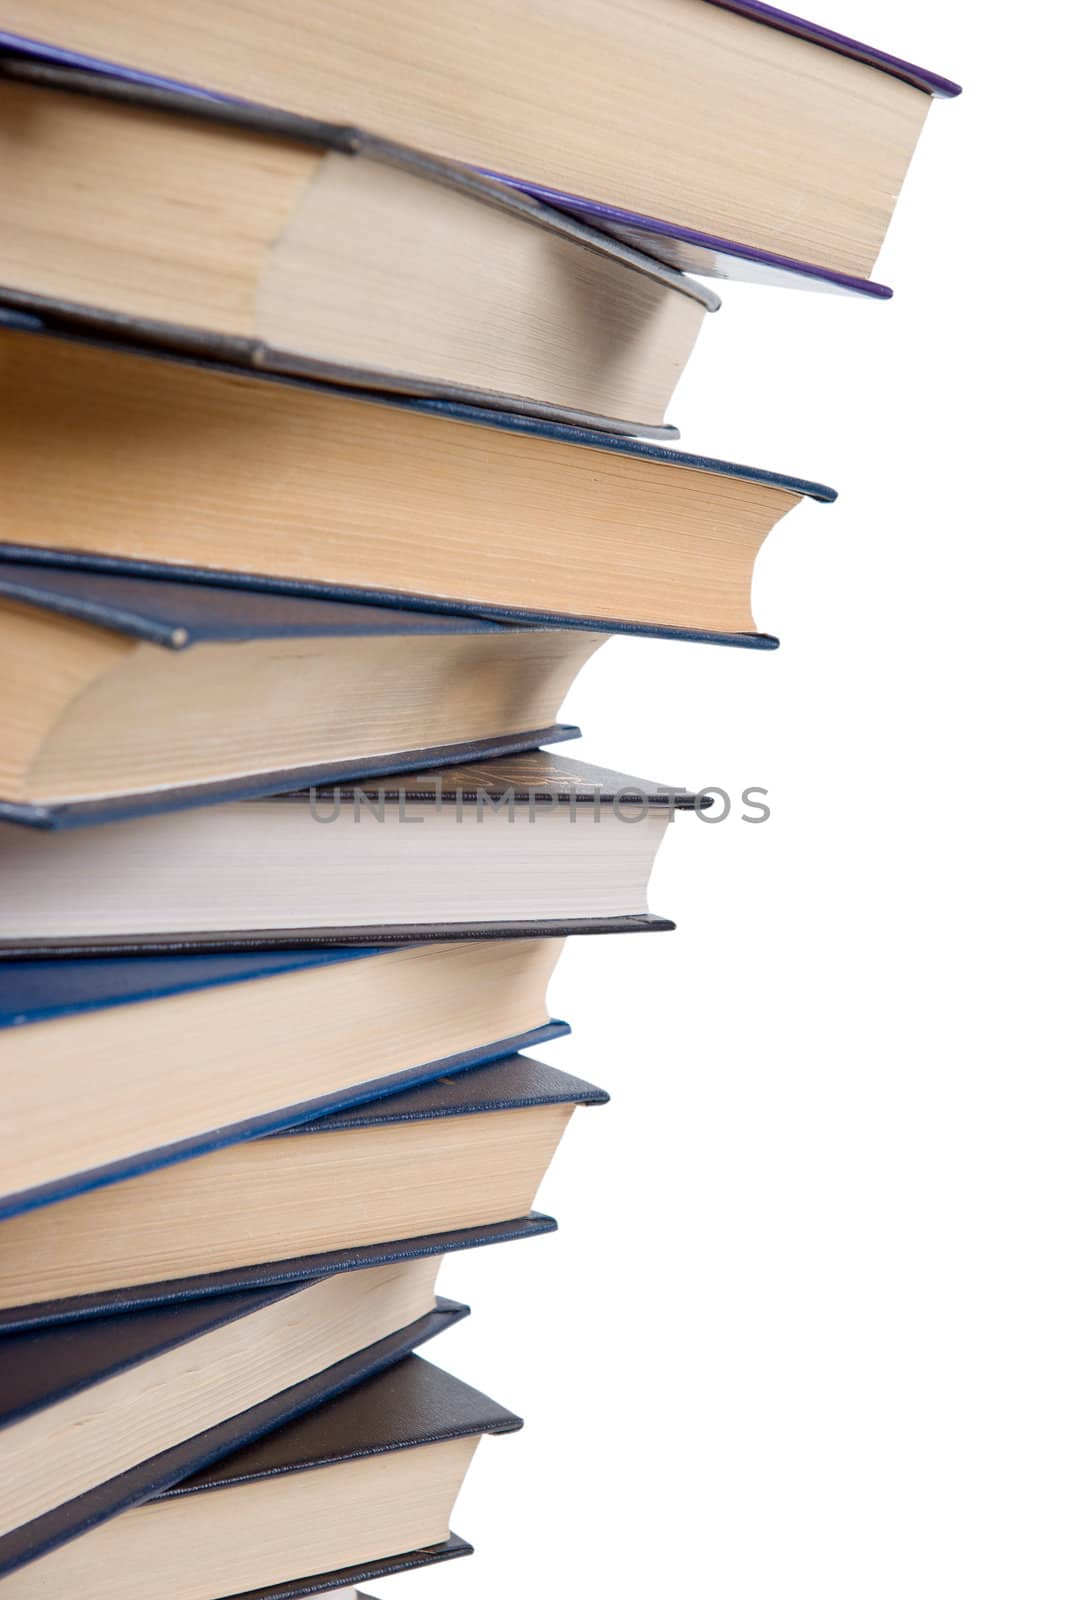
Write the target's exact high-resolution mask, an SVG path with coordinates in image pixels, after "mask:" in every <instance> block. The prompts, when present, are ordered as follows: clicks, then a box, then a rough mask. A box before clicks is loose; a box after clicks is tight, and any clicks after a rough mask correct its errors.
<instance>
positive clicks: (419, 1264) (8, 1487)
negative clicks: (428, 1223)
mask: <svg viewBox="0 0 1071 1600" xmlns="http://www.w3.org/2000/svg"><path fill="white" fill-rule="evenodd" d="M438 1265H439V1262H438V1260H437V1259H436V1258H434V1257H432V1258H430V1259H429V1260H422V1261H412V1262H403V1263H399V1264H397V1265H394V1266H386V1267H378V1268H374V1269H373V1270H372V1271H370V1272H352V1273H345V1272H344V1273H339V1274H337V1275H335V1276H334V1277H332V1278H325V1279H322V1280H320V1281H319V1282H316V1283H311V1284H300V1283H299V1284H287V1285H283V1286H280V1287H276V1288H273V1289H259V1290H256V1289H250V1290H245V1291H244V1292H242V1293H238V1294H231V1295H226V1296H220V1297H218V1298H217V1299H215V1300H202V1301H193V1302H189V1303H185V1304H181V1303H180V1304H177V1305H171V1306H166V1307H160V1308H157V1309H155V1310H149V1311H133V1312H127V1313H120V1314H118V1315H115V1316H110V1317H99V1318H96V1319H93V1320H89V1321H83V1322H80V1323H78V1324H76V1325H73V1326H60V1327H53V1328H37V1329H32V1330H29V1331H27V1332H24V1333H13V1334H8V1335H7V1336H6V1337H5V1338H3V1339H0V1358H2V1364H0V1575H2V1574H3V1573H4V1572H6V1571H7V1570H9V1569H10V1568H12V1567H13V1566H17V1565H18V1564H19V1563H20V1562H21V1561H22V1560H23V1559H25V1552H26V1550H27V1548H32V1549H33V1550H35V1551H41V1550H44V1549H48V1548H51V1547H53V1546H55V1545H56V1544H58V1543H62V1542H64V1541H66V1540H67V1539H71V1538H74V1537H76V1536H77V1535H78V1534H80V1533H83V1532H85V1531H86V1530H87V1529H88V1528H91V1527H93V1526H95V1525H96V1524H97V1523H99V1522H102V1521H104V1520H105V1519H106V1518H108V1517H112V1516H115V1515H116V1514H117V1513H118V1512H121V1511H124V1510H126V1509H127V1508H128V1507H130V1506H132V1505H137V1504H138V1503H139V1501H142V1500H147V1499H148V1498H149V1497H150V1496H151V1495H153V1494H157V1493H159V1492H160V1491H161V1490H162V1489H166V1488H168V1487H170V1485H171V1484H173V1483H177V1482H179V1481H180V1479H182V1478H185V1477H188V1476H189V1475H190V1474H191V1473H192V1472H196V1471H199V1470H200V1469H202V1468H203V1467H206V1466H209V1465H210V1464H211V1463H212V1462H214V1461H217V1460H219V1459H220V1458H221V1457H223V1456H225V1455H228V1454H230V1453H231V1452H232V1451H233V1450H235V1449H237V1448H239V1447H241V1446H242V1445H244V1444H246V1443H249V1442H251V1441H252V1440H254V1439H258V1438H260V1437H261V1435H263V1434H265V1433H268V1432H270V1431H271V1430H272V1429H273V1428H275V1427H278V1426H280V1425H281V1424H282V1423H284V1422H287V1421H289V1420H291V1419H292V1418H294V1417H298V1416H301V1415H302V1413H303V1412H305V1411H308V1410H310V1409H311V1408H312V1407H314V1406H316V1405H318V1404H321V1403H322V1402H323V1401H325V1400H327V1399H330V1398H331V1397H332V1396H334V1395H336V1394H341V1393H343V1392H344V1391H345V1390H346V1389H348V1388H350V1387H352V1386H353V1385H354V1384H357V1383H360V1382H361V1381H363V1380H364V1379H365V1378H369V1377H371V1376H373V1375H374V1374H375V1373H376V1372H379V1371H382V1370H383V1369H384V1368H385V1367H387V1366H390V1365H391V1364H392V1363H393V1362H395V1361H399V1360H401V1358H402V1357H403V1356H405V1355H407V1354H408V1353H409V1352H410V1351H412V1350H413V1349H414V1348H416V1346H417V1345H420V1344H423V1343H424V1342H425V1341H426V1340H427V1339H430V1338H433V1337H434V1336H435V1335H436V1334H438V1333H439V1332H441V1331H442V1330H443V1329H444V1328H447V1327H450V1326H451V1325H452V1324H453V1323H454V1322H455V1321H456V1320H457V1319H458V1318H459V1317H461V1316H464V1315H466V1313H467V1307H464V1306H459V1305H456V1304H455V1303H454V1302H453V1301H449V1300H436V1297H435V1294H434V1282H435V1274H436V1271H437V1270H438Z"/></svg>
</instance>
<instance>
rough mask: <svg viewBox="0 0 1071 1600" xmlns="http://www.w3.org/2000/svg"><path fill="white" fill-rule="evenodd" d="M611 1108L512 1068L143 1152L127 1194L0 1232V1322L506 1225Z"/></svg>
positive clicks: (586, 1086) (519, 1059)
mask: <svg viewBox="0 0 1071 1600" xmlns="http://www.w3.org/2000/svg"><path fill="white" fill-rule="evenodd" d="M606 1099H607V1095H606V1093H605V1092H604V1091H603V1090H601V1089H597V1088H595V1087H594V1085H593V1084H590V1083H585V1082H583V1081H582V1080H581V1079H579V1078H574V1077H572V1076H571V1075H570V1074H568V1073H565V1072H559V1071H556V1070H555V1069H554V1068H553V1067H548V1066H545V1065H543V1063H542V1062H539V1061H533V1060H531V1059H529V1058H526V1057H524V1056H510V1057H507V1058H506V1059H505V1060H503V1061H499V1062H496V1063H493V1064H492V1065H490V1066H486V1067H475V1068H471V1069H470V1070H469V1071H467V1072H463V1073H461V1074H460V1075H459V1076H457V1077H449V1078H442V1079H438V1080H435V1081H434V1082H431V1083H427V1084H424V1085H422V1086H420V1087H418V1088H414V1089H403V1090H399V1091H398V1092H397V1093H395V1094H392V1095H389V1096H387V1097H386V1098H384V1099H381V1100H377V1101H375V1102H373V1103H369V1104H365V1105H361V1106H354V1107H351V1108H349V1109H347V1110H344V1111H335V1112H332V1113H330V1114H329V1115H328V1116H326V1117H319V1118H317V1119H316V1120H315V1121H313V1122H306V1123H303V1124H301V1125H299V1126H298V1127H296V1128H292V1129H289V1130H287V1131H285V1132H282V1133H276V1134H272V1135H268V1136H265V1137H262V1138H259V1139H252V1140H238V1141H235V1142H233V1143H223V1142H221V1143H220V1145H219V1147H218V1148H217V1149H215V1150H213V1151H211V1152H210V1153H208V1154H206V1155H203V1156H200V1157H197V1158H196V1159H191V1160H188V1161H183V1162H181V1163H178V1164H172V1163H168V1164H166V1165H163V1166H156V1165H154V1164H153V1155H152V1152H149V1154H148V1155H146V1156H145V1158H144V1166H145V1170H144V1171H143V1172H142V1173H141V1174H140V1175H138V1176H135V1177H132V1178H129V1179H128V1180H126V1181H125V1182H122V1183H112V1184H108V1185H105V1186H103V1187H101V1186H100V1185H99V1183H98V1180H97V1174H95V1173H93V1172H89V1173H86V1174H84V1175H83V1184H84V1187H83V1189H82V1191H81V1192H80V1193H76V1194H73V1195H71V1196H70V1197H69V1198H67V1199H65V1200H62V1201H60V1202H59V1203H57V1204H54V1205H38V1206H35V1207H33V1208H30V1209H26V1210H24V1211H23V1212H22V1213H21V1214H20V1215H12V1216H9V1217H8V1218H7V1220H5V1221H3V1222H0V1308H4V1309H8V1308H13V1307H18V1306H23V1305H27V1304H29V1305H32V1304H40V1303H42V1302H45V1301H51V1300H59V1299H63V1298H66V1297H69V1296H75V1297H79V1298H84V1297H86V1296H91V1295H99V1294H101V1293H103V1292H110V1291H112V1290H122V1289H129V1288H133V1287H135V1286H137V1285H140V1284H152V1283H159V1282H160V1281H162V1280H166V1279H170V1278H185V1277H188V1276H202V1275H215V1274H219V1273H226V1272H230V1271H233V1270H234V1269H237V1268H246V1267H248V1268H254V1269H255V1268H256V1267H258V1266H263V1265H266V1264H268V1263H271V1262H278V1261H286V1260H290V1259H293V1258H296V1257H309V1256H313V1255H317V1256H320V1255H328V1254H331V1253H332V1252H336V1251H347V1250H353V1249H354V1248H360V1247H365V1246H375V1245H383V1244H385V1243H388V1242H394V1243H397V1242H399V1241H402V1240H405V1239H413V1238H418V1237H422V1236H427V1235H431V1234H442V1233H454V1232H460V1231H464V1230H469V1229H474V1228H475V1229H479V1228H483V1227H487V1226H490V1225H492V1224H494V1223H499V1222H509V1221H512V1220H516V1219H518V1218H521V1217H523V1216H525V1215H526V1214H527V1213H528V1212H529V1211H530V1210H531V1207H532V1205H533V1204H534V1202H535V1197H536V1192H537V1190H538V1188H539V1185H540V1183H541V1182H542V1180H543V1177H544V1175H545V1173H546V1171H547V1169H548V1167H549V1165H550V1163H551V1160H552V1159H553V1156H554V1152H555V1150H556V1149H557V1146H558V1142H559V1140H560V1139H561V1137H562V1135H563V1134H564V1132H565V1129H566V1126H567V1124H568V1123H569V1121H570V1118H571V1117H572V1115H573V1112H574V1110H575V1109H576V1107H577V1106H582V1105H583V1106H590V1105H601V1104H603V1103H604V1102H605V1101H606ZM167 1154H168V1153H167V1152H164V1156H165V1160H166V1157H167ZM418 1174H419V1181H418V1179H417V1176H416V1175H418Z"/></svg>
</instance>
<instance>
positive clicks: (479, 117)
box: [0, 0, 959, 295]
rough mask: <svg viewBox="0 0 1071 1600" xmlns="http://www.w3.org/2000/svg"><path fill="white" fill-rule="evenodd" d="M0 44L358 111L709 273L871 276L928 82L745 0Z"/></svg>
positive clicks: (109, 8)
mask: <svg viewBox="0 0 1071 1600" xmlns="http://www.w3.org/2000/svg"><path fill="white" fill-rule="evenodd" d="M4 27H5V29H6V30H8V31H7V32H5V33H0V42H4V43H6V44H7V46H8V48H9V49H11V50H13V51H17V52H18V53H20V54H21V55H23V56H33V57H35V58H37V59H40V60H44V61H51V62H58V63H62V64H65V65H69V66H74V67H78V68H82V69H88V70H90V71H94V70H96V71H100V70H101V68H102V67H105V66H106V65H107V69H108V70H114V68H115V67H116V66H117V67H118V68H119V70H120V71H122V72H123V73H124V75H126V76H128V77H129V78H131V79H132V80H133V81H135V82H139V83H149V84H159V83H160V82H161V81H163V82H166V83H169V84H172V85H174V84H175V83H176V82H178V81H184V82H187V83H191V84H195V85H198V86H199V87H200V88H201V89H202V90H203V91H204V92H206V94H208V95H210V96H211V97H212V98H220V97H223V98H234V97H238V98H241V99H245V100H259V101H267V102H268V103H269V104H273V105H280V106H285V107H287V108H288V109H290V110H292V111H295V112H299V113H303V114H305V115H308V116H312V117H318V118H327V119H330V120H336V121H343V122H349V121H354V120H355V121H357V122H360V123H362V124H366V125H368V126H371V127H374V128H375V129H376V130H377V131H378V132H380V133H382V134H385V135H389V136H390V137H392V138H396V139H402V140H405V141H406V142H407V143H410V144H415V145H419V146H421V147H422V148H425V149H428V150H431V151H434V152H435V153H437V154H439V155H442V156H447V157H450V158H453V159H457V160H461V161H465V162H467V163H469V164H470V165H472V166H474V167H476V168H478V169H480V170H481V171H483V172H485V173H490V174H491V175H496V176H499V177H505V178H506V181H508V182H511V183H514V184H516V185H517V186H518V187H519V188H521V189H523V190H525V191H526V192H528V193H530V194H535V195H537V196H539V197H540V198H542V199H545V200H549V201H551V202H552V203H553V204H555V205H557V206H561V207H565V208H569V209H571V210H573V211H575V212H577V213H579V214H580V215H582V216H584V217H586V218H587V219H588V220H590V221H592V222H594V223H595V224H596V226H599V227H602V228H606V229H611V228H612V229H615V230H621V231H623V232H624V233H625V235H626V236H627V237H629V238H632V239H635V240H637V241H642V245H643V248H644V249H645V250H646V251H648V253H650V254H653V255H663V256H664V258H665V259H668V260H671V261H673V262H675V263H676V264H679V265H682V266H684V267H686V268H687V269H688V270H695V271H707V272H711V273H714V274H717V275H720V276H729V277H735V276H742V277H759V278H764V279H768V280H769V279H772V280H773V281H775V282H789V283H797V284H801V285H803V286H815V287H818V288H831V289H834V290H846V291H849V292H856V293H861V294H877V295H882V294H885V295H887V294H888V293H889V291H888V290H884V289H882V288H881V286H880V285H876V284H872V283H871V282H870V281H869V280H870V274H871V272H872V270H873V267H874V262H875V258H876V257H877V254H878V251H879V249H880V247H881V244H882V241H883V239H884V236H885V231H886V228H887V227H888V224H889V221H890V219H891V217H892V214H893V210H894V207H895V205H896V200H897V196H898V194H899V191H900V187H901V184H902V183H903V179H904V176H905V174H906V172H907V168H908V165H909V163H910V160H911V156H912V154H913V151H914V148H915V144H916V141H917V139H918V136H919V133H920V131H921V129H922V125H923V123H924V121H925V118H926V113H927V111H928V109H929V106H930V102H931V100H932V98H933V97H934V96H950V95H956V94H958V93H959V88H958V86H957V85H956V84H954V83H952V82H950V81H949V79H947V78H945V77H942V76H940V75H939V74H937V73H934V72H930V71H928V70H926V69H925V68H922V67H918V66H915V65H913V64H912V63H911V62H908V61H905V60H903V59H901V58H900V57H898V56H896V55H893V54H890V53H889V52H887V51H884V50H880V49H876V48H874V47H872V46H869V45H866V44H862V43H860V42H859V41H858V40H856V39H851V38H848V37H847V36H845V35H844V34H841V33H836V32H834V31H832V30H831V29H828V28H824V27H821V26H820V25H818V24H816V23H812V22H807V21H804V20H803V19H802V18H800V17H797V16H793V15H791V14H790V13H788V12H785V11H781V10H778V9H776V8H775V7H773V6H770V5H766V4H764V3H762V0H716V3H714V4H710V5H703V4H700V3H699V0H633V3H631V4H629V5H627V6H622V5H621V4H619V3H615V0H543V3H541V4H540V5H539V6H538V7H533V6H531V5H530V4H528V3H527V0H455V3H454V4H453V5H451V7H450V8H449V11H448V12H444V11H443V9H442V8H441V7H440V6H437V5H433V4H432V0H395V3H394V4H392V5H390V6H376V7H371V6H368V5H355V4H352V3H350V0H326V3H324V4H321V5H318V6H317V8H316V11H315V14H309V13H308V12H304V13H302V14H301V16H300V18H296V17H295V14H294V12H293V9H292V7H290V6H289V5H287V4H286V3H285V0H257V5H256V8H255V25H254V26H250V9H249V7H248V6H247V5H245V4H242V3H240V0H193V3H192V4H190V5H187V6H184V7H183V8H182V9H181V10H177V9H175V8H174V7H172V6H169V5H167V4H166V3H165V0H153V3H152V4H148V5H147V4H145V0H121V3H118V4H117V3H116V0H7V4H6V5H5V8H4Z"/></svg>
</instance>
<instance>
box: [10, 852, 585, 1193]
mask: <svg viewBox="0 0 1071 1600" xmlns="http://www.w3.org/2000/svg"><path fill="white" fill-rule="evenodd" d="M61 837H62V836H61ZM560 951H561V943H560V941H558V940H555V939H528V940H524V939H517V940H514V939H509V940H501V941H496V940H459V941H457V942H456V943H447V942H442V943H438V944H426V945H421V946H403V947H399V948H380V947H377V946H365V947H359V948H356V949H354V948H351V947H345V946H344V947H340V948H337V949H308V950H286V951H282V950H278V951H261V952H256V953H253V952H237V951H232V952H229V953H225V954H219V955H199V954H194V953H191V954H186V955H159V956H139V957H136V958H133V959H130V960H121V961H111V960H105V959H86V960H69V961H48V960H41V961H27V962H0V1039H2V1040H3V1048H4V1074H5V1076H4V1112H5V1115H4V1117H3V1119H2V1121H0V1173H2V1174H3V1179H2V1187H0V1215H11V1214H14V1213H15V1212H18V1211H22V1210H24V1209H26V1207H27V1206H30V1205H35V1204H36V1205H40V1204H44V1203H46V1202H48V1201H53V1200H57V1199H59V1198H61V1197H62V1196H64V1195H69V1194H73V1193H76V1192H81V1191H82V1190H83V1189H84V1188H85V1187H86V1184H87V1183H88V1182H89V1181H92V1183H93V1184H94V1185H99V1184H102V1183H107V1182H115V1181H117V1180H119V1179H122V1178H129V1177H131V1176H133V1175H134V1174H135V1173H137V1172H139V1171H141V1170H143V1168H144V1165H145V1163H146V1161H147V1160H148V1159H149V1157H150V1154H151V1164H152V1165H153V1166H154V1167H156V1166H160V1165H162V1164H164V1163H165V1162H167V1161H177V1160H182V1159H184V1158H187V1157H190V1156H194V1155H197V1154H202V1153H204V1152H205V1151H208V1150H212V1149H214V1148H216V1146H217V1145H218V1144H220V1143H222V1142H226V1143H231V1142H233V1141H234V1140H236V1139H244V1138H253V1137H255V1136H256V1135H257V1134H261V1133H269V1132H273V1131H275V1130H277V1129H280V1128H284V1127H290V1126H294V1125H295V1124H297V1123H299V1122H304V1121H311V1120H312V1119H313V1118H314V1117H317V1116H321V1115H324V1114H326V1113H327V1112H328V1111H331V1110H335V1109H338V1108H340V1107H342V1106H346V1105H354V1104H359V1103H361V1102H362V1101H363V1100H367V1099H372V1098H375V1097H376V1096H378V1095H381V1094H386V1093H389V1092H390V1091H391V1090H392V1089H396V1088H398V1087H400V1086H402V1085H403V1084H407V1083H408V1084H412V1083H418V1082H427V1081H429V1080H431V1079H435V1078H439V1077H442V1076H443V1075H444V1074H447V1073H451V1072H455V1071H461V1070H464V1069H466V1068H469V1067H472V1066H475V1065H478V1064H480V1063H483V1062H487V1061H494V1060H497V1059H499V1058H500V1057H502V1056H508V1055H512V1054H514V1053H515V1052H516V1051H517V1050H519V1049H523V1048H526V1047H527V1048H531V1047H533V1046H534V1045H536V1044H538V1043H540V1042H542V1041H545V1040H547V1039H550V1038H556V1037H559V1036H560V1035H561V1034H563V1033H566V1032H568V1029H567V1028H566V1026H565V1024H564V1023H561V1022H557V1021H553V1020H552V1019H551V1018H550V1017H549V1016H548V1014H547V1003H546V988H547V983H548V981H549V979H550V975H551V973H552V972H553V970H554V966H555V963H556V962H557V959H558V956H559V954H560ZM87 1063H91V1064H92V1065H91V1068H89V1067H87ZM90 1173H91V1174H92V1180H90V1179H89V1178H88V1177H87V1175H88V1174H90Z"/></svg>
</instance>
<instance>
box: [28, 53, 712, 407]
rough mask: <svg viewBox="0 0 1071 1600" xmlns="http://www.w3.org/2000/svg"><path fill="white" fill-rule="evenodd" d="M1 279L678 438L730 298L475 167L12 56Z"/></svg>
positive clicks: (312, 367) (311, 369) (238, 345)
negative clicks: (717, 316) (686, 378)
mask: <svg viewBox="0 0 1071 1600" xmlns="http://www.w3.org/2000/svg"><path fill="white" fill-rule="evenodd" d="M0 69H2V72H3V76H0V223H2V226H0V283H2V284H4V285H5V287H6V288H7V289H9V290H14V291H19V290H22V291H30V292H31V293H34V294H37V295H40V296H43V297H46V298H47V299H49V300H52V301H54V302H56V303H58V304H59V305H60V306H63V305H66V306H68V307H69V308H77V309H78V310H79V311H80V312H82V313H84V315H85V316H86V318H87V319H88V320H89V322H90V323H93V324H96V325H97V326H100V327H102V328H103V329H105V330H108V329H111V330H113V331H115V332H117V333H122V334H129V333H131V332H133V331H136V332H137V333H138V335H139V336H140V337H141V338H143V339H144V340H145V341H146V342H147V343H154V342H161V343H163V344H164V345H174V344H177V345H179V346H180V347H181V348H184V349H187V350H193V351H200V352H202V353H205V354H208V355H223V356H225V357H226V358H227V359H229V360H232V361H235V362H239V363H241V362H248V363H249V364H250V365H251V366H256V367H263V368H266V369H267V370H269V371H277V372H290V373H298V374H302V373H314V374H316V375H319V376H321V377H326V378H330V379H332V380H334V381H337V382H340V383H358V384H360V385H362V386H363V387H366V388H372V389H386V390H397V391H399V392H401V393H404V394H420V395H432V396H438V397H445V398H449V399H455V400H462V401H467V402H469V403H471V404H476V405H491V406H503V407H505V409H506V410H508V411H513V412H521V413H527V414H530V415H535V416H552V417H556V418H557V419H558V420H559V421H566V422H581V423H585V424H587V425H589V426H593V427H605V428H608V429H610V430H612V431H615V432H622V433H629V434H632V433H636V434H646V435H648V436H650V437H661V438H675V437H676V435H677V430H676V429H675V428H673V427H670V426H668V425H667V423H666V408H667V405H668V404H669V401H670V397H671V395H672V393H673V390H674V388H675V386H676V383H677V380H678V378H679V377H680V374H681V371H682V370H683V367H684V364H685V362H686V360H687V358H688V355H689V354H690V352H691V350H692V347H693V345H694V343H695V340H696V337H697V336H698V333H699V329H700V327H701V325H702V322H703V319H704V316H705V314H706V312H707V311H711V310H716V309H717V307H718V303H719V302H718V298H717V296H716V295H714V294H712V293H711V291H709V290H707V289H705V288H703V287H702V286H701V285H699V284H697V283H694V282H692V281H691V280H689V279H688V278H686V277H684V276H683V275H682V274H681V273H678V272H675V271H674V270H673V269H672V268H671V267H666V266H665V265H663V264H662V263H660V262H655V261H653V260H652V259H651V258H650V257H649V256H644V255H641V254H640V253H639V252H638V251H636V250H633V249H631V248H630V247H629V246H628V245H624V244H621V243H620V242H619V241H617V240H614V239H611V238H610V237H609V236H608V235H606V234H604V233H600V232H597V231H596V230H595V229H594V228H591V227H588V226H586V225H585V224H584V223H582V222H578V221H576V219H574V218H571V217H568V216H566V215H565V214H564V213H562V212H560V211H556V210H553V209H552V208H551V207H550V206H547V205H544V204H543V203H542V202H540V201H538V200H535V199H532V198H531V197H530V196H528V195H524V194H522V193H520V192H519V191H518V190H515V189H511V188H508V187H507V186H506V185H504V184H500V183H496V182H494V181H493V180H491V179H489V178H483V177H480V176H479V175H478V174H477V173H474V172H473V171H472V170H471V169H469V168H466V167H462V166H459V165H457V164H456V163H451V162H446V161H442V160H440V159H438V158H436V157H434V156H430V155H428V154H426V153H425V152H423V151H419V150H413V149H409V148H407V147H406V146H404V145H399V144H397V143H394V142H393V141H390V140H384V139H380V138H377V137H376V136H375V134H374V132H373V133H370V132H368V131H366V130H364V129H358V128H353V127H346V126H341V125H337V124H335V125H332V124H329V123H321V122H314V121H312V120H310V119H309V118H307V117H295V116H293V115H291V114H289V113H287V112H285V111H276V110H273V109H271V108H270V107H255V106H242V107H235V106H224V105H221V104H220V103H219V102H214V101H210V100H205V99H204V98H203V97H200V96H197V95H192V94H184V93H181V92H178V93H174V92H169V91H167V90H159V89H156V90H150V89H144V88H139V87H137V86H132V85H130V84H124V83H123V82H122V81H121V80H117V79H108V78H105V77H101V76H92V75H88V74H86V73H84V72H82V73H80V72H71V71H65V70H64V69H62V68H59V69H57V68H54V67H41V66H39V65H36V64H33V63H26V62H18V61H15V60H13V59H12V58H11V57H10V56H9V57H7V58H6V61H5V60H3V59H0Z"/></svg>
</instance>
